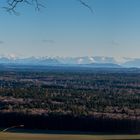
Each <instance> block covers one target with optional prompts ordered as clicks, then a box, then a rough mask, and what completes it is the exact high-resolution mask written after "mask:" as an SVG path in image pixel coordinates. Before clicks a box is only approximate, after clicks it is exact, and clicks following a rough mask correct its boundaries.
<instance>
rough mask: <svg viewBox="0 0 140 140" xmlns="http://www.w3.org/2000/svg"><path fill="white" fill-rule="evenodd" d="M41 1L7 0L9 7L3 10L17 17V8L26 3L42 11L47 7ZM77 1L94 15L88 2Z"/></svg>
mask: <svg viewBox="0 0 140 140" xmlns="http://www.w3.org/2000/svg"><path fill="white" fill-rule="evenodd" d="M40 1H41V0H7V4H8V6H7V7H3V8H4V9H6V11H8V12H9V13H14V14H16V15H17V14H18V13H17V12H16V8H17V7H18V5H19V4H22V3H25V4H29V5H34V6H35V10H37V11H40V9H41V8H42V7H45V6H44V5H43V4H42V3H41V2H40ZM77 1H79V2H80V3H81V4H82V5H83V6H84V7H86V8H88V9H89V10H90V11H91V12H92V13H94V12H93V9H92V7H90V6H89V5H88V4H87V3H86V2H84V0H77Z"/></svg>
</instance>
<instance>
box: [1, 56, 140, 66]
mask: <svg viewBox="0 0 140 140" xmlns="http://www.w3.org/2000/svg"><path fill="white" fill-rule="evenodd" d="M123 59H124V60H125V62H121V63H120V62H118V61H117V60H116V59H115V58H114V57H104V56H94V57H88V56H85V57H28V58H15V57H14V58H13V57H0V64H20V65H52V66H57V65H59V66H60V65H66V66H86V67H107V68H120V67H136V68H140V58H135V59H131V58H123Z"/></svg>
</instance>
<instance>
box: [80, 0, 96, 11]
mask: <svg viewBox="0 0 140 140" xmlns="http://www.w3.org/2000/svg"><path fill="white" fill-rule="evenodd" d="M78 1H79V2H80V3H81V4H82V5H83V6H85V7H86V8H88V9H89V10H90V11H91V12H92V13H94V11H93V9H92V7H91V6H89V5H88V4H87V3H86V2H84V1H83V0H78Z"/></svg>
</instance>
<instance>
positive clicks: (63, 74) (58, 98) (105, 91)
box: [0, 66, 140, 133]
mask: <svg viewBox="0 0 140 140" xmlns="http://www.w3.org/2000/svg"><path fill="white" fill-rule="evenodd" d="M139 73H140V70H139V69H103V68H102V69H95V68H94V69H93V68H72V67H70V68H67V67H58V68H57V67H45V68H44V67H42V68H40V67H39V68H38V67H28V66H27V67H26V66H21V67H14V68H11V67H10V66H9V67H8V68H1V70H0V127H6V126H12V125H18V124H24V125H25V128H41V129H50V130H54V129H55V130H84V131H94V132H134V133H139V132H140V74H139Z"/></svg>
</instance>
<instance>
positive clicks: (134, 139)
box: [0, 133, 140, 140]
mask: <svg viewBox="0 0 140 140" xmlns="http://www.w3.org/2000/svg"><path fill="white" fill-rule="evenodd" d="M0 140H140V135H76V134H75V135H70V134H28V133H0Z"/></svg>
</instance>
